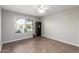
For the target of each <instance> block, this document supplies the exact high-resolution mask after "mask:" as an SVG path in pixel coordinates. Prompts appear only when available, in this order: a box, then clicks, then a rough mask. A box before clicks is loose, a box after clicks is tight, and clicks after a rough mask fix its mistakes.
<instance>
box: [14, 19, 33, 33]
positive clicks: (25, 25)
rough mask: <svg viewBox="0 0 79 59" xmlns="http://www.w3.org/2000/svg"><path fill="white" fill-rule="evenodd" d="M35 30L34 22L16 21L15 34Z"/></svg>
mask: <svg viewBox="0 0 79 59" xmlns="http://www.w3.org/2000/svg"><path fill="white" fill-rule="evenodd" d="M32 30H33V21H32V20H26V19H16V31H15V33H25V32H29V31H32Z"/></svg>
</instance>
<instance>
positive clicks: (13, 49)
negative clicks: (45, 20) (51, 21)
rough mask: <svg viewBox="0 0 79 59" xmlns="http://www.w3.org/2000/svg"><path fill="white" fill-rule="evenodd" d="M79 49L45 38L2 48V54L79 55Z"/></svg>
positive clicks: (27, 40)
mask: <svg viewBox="0 0 79 59" xmlns="http://www.w3.org/2000/svg"><path fill="white" fill-rule="evenodd" d="M78 52H79V47H76V46H72V45H69V44H65V43H62V42H59V41H56V40H53V39H49V38H45V37H37V38H29V39H24V40H20V41H16V42H11V43H6V44H3V46H2V53H78Z"/></svg>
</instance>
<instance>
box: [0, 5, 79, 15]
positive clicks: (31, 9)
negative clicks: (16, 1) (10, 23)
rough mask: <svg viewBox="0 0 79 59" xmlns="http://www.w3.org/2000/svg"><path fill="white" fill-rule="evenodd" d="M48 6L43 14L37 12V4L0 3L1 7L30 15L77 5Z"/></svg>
mask: <svg viewBox="0 0 79 59" xmlns="http://www.w3.org/2000/svg"><path fill="white" fill-rule="evenodd" d="M48 6H49V7H50V8H49V9H48V10H47V11H46V12H45V13H43V14H40V13H38V11H37V10H38V5H0V7H1V8H2V9H5V10H10V11H14V12H19V13H24V14H27V15H32V16H45V15H50V14H52V13H55V12H59V11H63V10H67V9H71V8H75V7H79V6H76V5H48Z"/></svg>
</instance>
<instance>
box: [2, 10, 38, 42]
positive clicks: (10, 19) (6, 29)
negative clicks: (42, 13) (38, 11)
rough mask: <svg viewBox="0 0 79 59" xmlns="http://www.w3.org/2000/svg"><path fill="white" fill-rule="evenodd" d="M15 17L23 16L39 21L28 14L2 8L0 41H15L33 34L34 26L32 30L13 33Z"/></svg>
mask: <svg viewBox="0 0 79 59" xmlns="http://www.w3.org/2000/svg"><path fill="white" fill-rule="evenodd" d="M16 18H24V19H31V20H33V21H34V22H35V21H39V20H38V17H35V16H28V15H24V14H20V13H15V12H11V11H6V10H2V28H1V29H2V33H1V34H2V40H1V42H3V43H4V42H10V41H16V40H20V39H26V38H30V37H32V36H33V33H34V32H35V30H34V29H35V27H34V29H33V32H27V33H20V34H15V20H16Z"/></svg>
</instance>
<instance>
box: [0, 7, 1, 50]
mask: <svg viewBox="0 0 79 59" xmlns="http://www.w3.org/2000/svg"><path fill="white" fill-rule="evenodd" d="M0 51H1V8H0Z"/></svg>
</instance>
